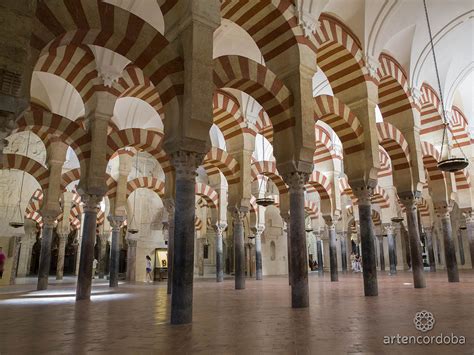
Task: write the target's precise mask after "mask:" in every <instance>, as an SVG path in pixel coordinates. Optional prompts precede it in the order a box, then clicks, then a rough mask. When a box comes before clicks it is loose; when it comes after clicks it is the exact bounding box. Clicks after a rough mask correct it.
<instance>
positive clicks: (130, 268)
mask: <svg viewBox="0 0 474 355" xmlns="http://www.w3.org/2000/svg"><path fill="white" fill-rule="evenodd" d="M127 244H128V249H127V281H132V282H133V281H136V279H137V276H136V274H137V272H136V271H137V240H136V239H130V238H127Z"/></svg>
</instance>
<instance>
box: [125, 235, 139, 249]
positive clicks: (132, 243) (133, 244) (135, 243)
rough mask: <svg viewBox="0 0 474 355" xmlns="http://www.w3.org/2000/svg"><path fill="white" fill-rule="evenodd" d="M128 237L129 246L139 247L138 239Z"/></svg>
mask: <svg viewBox="0 0 474 355" xmlns="http://www.w3.org/2000/svg"><path fill="white" fill-rule="evenodd" d="M126 239H127V244H128V247H129V248H136V247H137V244H138V240H136V239H130V238H128V237H127V238H126Z"/></svg>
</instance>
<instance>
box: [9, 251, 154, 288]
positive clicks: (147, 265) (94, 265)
mask: <svg viewBox="0 0 474 355" xmlns="http://www.w3.org/2000/svg"><path fill="white" fill-rule="evenodd" d="M0 253H1V248H0ZM145 260H146V261H145V270H146V283H150V282H153V275H152V271H153V269H152V265H151V258H150V256H149V255H147V256H146V257H145ZM97 266H99V261H98V260H97V259H96V258H94V261H93V262H92V278H93V279H95V276H96V272H97ZM0 272H3V261H1V260H0ZM0 278H1V274H0Z"/></svg>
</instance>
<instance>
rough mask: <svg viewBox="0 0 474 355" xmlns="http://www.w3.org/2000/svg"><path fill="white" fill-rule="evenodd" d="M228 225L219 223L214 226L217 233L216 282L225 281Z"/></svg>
mask: <svg viewBox="0 0 474 355" xmlns="http://www.w3.org/2000/svg"><path fill="white" fill-rule="evenodd" d="M226 228H227V223H225V222H218V223H216V225H215V226H214V229H215V231H216V282H222V281H224V246H223V234H224V231H225V229H226Z"/></svg>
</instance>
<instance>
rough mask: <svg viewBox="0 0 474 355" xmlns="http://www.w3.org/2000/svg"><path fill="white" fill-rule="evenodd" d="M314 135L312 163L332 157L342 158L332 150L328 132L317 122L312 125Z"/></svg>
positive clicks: (332, 158)
mask: <svg viewBox="0 0 474 355" xmlns="http://www.w3.org/2000/svg"><path fill="white" fill-rule="evenodd" d="M314 133H315V136H316V149H315V151H314V157H313V163H314V164H315V165H317V164H321V163H323V162H326V161H333V160H334V159H338V160H342V156H341V155H340V154H337V153H336V151H335V150H334V145H333V142H332V139H331V135H330V134H329V132H328V131H327V130H326V129H325V128H324V127H322V126H321V125H320V124H319V122H317V123H316V124H315V125H314Z"/></svg>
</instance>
